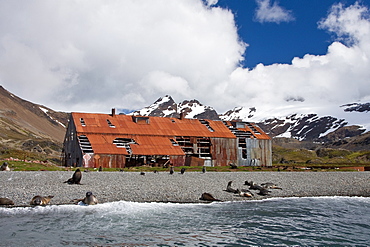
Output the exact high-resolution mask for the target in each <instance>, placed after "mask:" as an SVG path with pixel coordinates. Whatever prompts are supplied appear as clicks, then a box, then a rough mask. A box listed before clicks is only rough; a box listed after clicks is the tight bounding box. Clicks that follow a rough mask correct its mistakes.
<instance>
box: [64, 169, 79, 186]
mask: <svg viewBox="0 0 370 247" xmlns="http://www.w3.org/2000/svg"><path fill="white" fill-rule="evenodd" d="M81 178H82V173H81V171H80V169H79V168H78V169H77V170H76V171H75V173H73V175H72V177H71V178H70V179H68V180H67V181H65V182H64V183H68V184H80V181H81Z"/></svg>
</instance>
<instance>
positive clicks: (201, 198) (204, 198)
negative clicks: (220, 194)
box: [199, 192, 221, 202]
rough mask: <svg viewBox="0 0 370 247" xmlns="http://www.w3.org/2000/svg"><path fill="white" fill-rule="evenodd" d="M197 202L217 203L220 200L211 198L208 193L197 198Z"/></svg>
mask: <svg viewBox="0 0 370 247" xmlns="http://www.w3.org/2000/svg"><path fill="white" fill-rule="evenodd" d="M199 200H203V201H210V202H219V201H221V200H219V199H216V198H214V197H213V195H211V194H210V193H207V192H205V193H203V194H202V196H201V197H200V198H199Z"/></svg>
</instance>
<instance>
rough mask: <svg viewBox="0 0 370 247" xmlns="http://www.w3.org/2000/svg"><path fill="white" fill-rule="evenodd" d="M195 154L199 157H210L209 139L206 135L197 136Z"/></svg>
mask: <svg viewBox="0 0 370 247" xmlns="http://www.w3.org/2000/svg"><path fill="white" fill-rule="evenodd" d="M197 154H198V156H199V158H208V157H212V155H211V140H210V139H209V138H207V137H199V138H197Z"/></svg>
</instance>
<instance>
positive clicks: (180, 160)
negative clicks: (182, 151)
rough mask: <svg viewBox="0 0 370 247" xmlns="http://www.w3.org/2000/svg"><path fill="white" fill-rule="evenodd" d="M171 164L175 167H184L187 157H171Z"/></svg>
mask: <svg viewBox="0 0 370 247" xmlns="http://www.w3.org/2000/svg"><path fill="white" fill-rule="evenodd" d="M170 163H171V164H172V165H173V166H184V165H185V155H181V156H170Z"/></svg>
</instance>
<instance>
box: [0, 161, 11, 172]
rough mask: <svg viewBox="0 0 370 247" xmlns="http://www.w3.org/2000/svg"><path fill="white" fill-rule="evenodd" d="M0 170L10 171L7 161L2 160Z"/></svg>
mask: <svg viewBox="0 0 370 247" xmlns="http://www.w3.org/2000/svg"><path fill="white" fill-rule="evenodd" d="M0 171H10V168H9V164H8V162H4V163H3V164H2V165H1V167H0Z"/></svg>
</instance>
